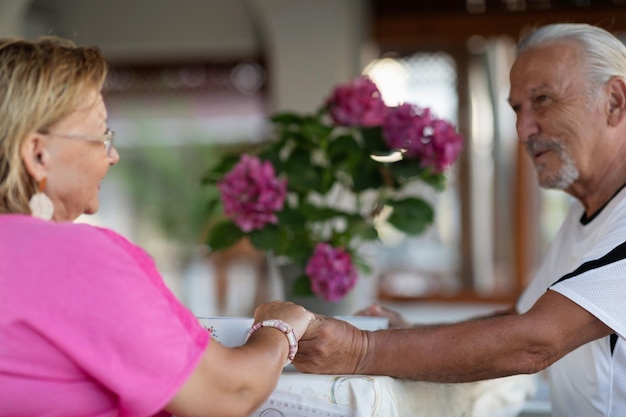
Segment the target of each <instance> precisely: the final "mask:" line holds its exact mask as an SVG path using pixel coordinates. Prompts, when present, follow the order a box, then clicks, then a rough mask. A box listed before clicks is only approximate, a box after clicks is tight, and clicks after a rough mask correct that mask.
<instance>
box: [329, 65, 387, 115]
mask: <svg viewBox="0 0 626 417" xmlns="http://www.w3.org/2000/svg"><path fill="white" fill-rule="evenodd" d="M326 105H327V106H328V109H329V112H330V117H331V118H332V119H333V122H334V123H335V124H337V125H341V126H380V125H381V124H382V122H383V120H384V117H385V113H386V112H387V106H386V105H385V102H384V101H383V99H382V96H381V94H380V91H379V90H378V87H376V84H374V82H373V81H372V80H370V79H369V78H368V77H357V78H355V79H353V80H352V81H350V82H348V83H346V84H342V85H339V86H338V87H336V88H335V89H334V90H333V92H332V93H331V95H330V97H328V99H326Z"/></svg>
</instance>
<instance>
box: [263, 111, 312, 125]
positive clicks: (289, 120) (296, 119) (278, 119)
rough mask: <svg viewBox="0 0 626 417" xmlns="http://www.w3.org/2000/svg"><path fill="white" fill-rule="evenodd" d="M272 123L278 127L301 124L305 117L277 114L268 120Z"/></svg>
mask: <svg viewBox="0 0 626 417" xmlns="http://www.w3.org/2000/svg"><path fill="white" fill-rule="evenodd" d="M269 119H270V121H271V122H272V123H275V124H279V125H290V124H301V123H302V122H303V121H304V119H305V117H304V116H301V115H299V114H297V113H291V112H284V113H278V114H276V115H274V116H272V117H270V118H269Z"/></svg>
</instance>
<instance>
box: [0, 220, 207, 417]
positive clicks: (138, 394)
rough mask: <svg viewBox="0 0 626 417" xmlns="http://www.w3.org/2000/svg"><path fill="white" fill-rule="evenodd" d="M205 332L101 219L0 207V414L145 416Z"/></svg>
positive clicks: (140, 255)
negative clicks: (90, 221) (54, 218)
mask: <svg viewBox="0 0 626 417" xmlns="http://www.w3.org/2000/svg"><path fill="white" fill-rule="evenodd" d="M209 340H210V338H209V334H208V332H207V331H206V330H204V329H203V328H202V326H200V325H199V324H198V322H197V320H196V318H195V317H194V315H193V314H192V313H191V312H190V311H189V310H187V309H186V308H185V307H184V306H183V305H182V304H181V303H180V302H179V301H178V300H177V299H176V297H175V296H174V295H173V294H172V293H171V292H170V291H169V290H168V288H167V287H166V286H165V285H164V283H163V281H162V279H161V276H160V275H159V273H158V271H157V270H156V268H155V265H154V263H153V261H152V259H151V258H150V257H149V256H148V255H147V254H146V253H145V252H144V251H143V250H142V249H140V248H139V247H137V246H135V245H133V244H131V243H130V242H128V241H127V240H126V239H124V238H123V237H121V236H120V235H118V234H116V233H114V232H112V231H110V230H106V229H102V228H97V227H93V226H89V225H84V224H72V223H61V224H58V223H51V222H45V221H42V220H39V219H34V218H32V217H30V216H22V215H0V416H2V417H4V416H7V417H9V416H10V417H22V416H29V417H33V416H44V415H45V416H63V417H79V416H80V417H87V416H89V417H105V416H106V417H109V416H110V417H135V416H152V415H155V414H158V413H159V411H160V410H162V408H163V407H164V406H165V405H166V404H167V403H168V401H169V400H171V399H172V397H173V396H174V394H175V393H176V392H177V391H178V389H179V388H180V387H181V386H182V384H183V383H184V382H185V380H186V379H187V378H188V377H189V376H190V374H191V372H192V371H193V370H194V368H195V366H196V365H197V363H198V361H199V359H200V357H201V355H202V353H203V352H204V350H205V348H206V346H207V344H208V341H209Z"/></svg>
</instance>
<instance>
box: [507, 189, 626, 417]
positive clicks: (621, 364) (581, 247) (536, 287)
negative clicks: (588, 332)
mask: <svg viewBox="0 0 626 417" xmlns="http://www.w3.org/2000/svg"><path fill="white" fill-rule="evenodd" d="M583 214H584V209H583V207H582V205H581V204H580V203H579V202H578V201H576V202H574V203H573V204H572V206H571V207H570V210H569V212H568V215H567V217H566V219H565V221H564V222H563V225H562V226H561V229H560V230H559V232H558V234H557V236H556V238H555V240H554V242H553V243H552V245H551V247H550V249H549V251H548V253H547V254H546V257H545V259H544V260H543V262H542V264H541V266H540V268H539V270H538V272H537V274H536V275H535V277H534V279H533V280H532V282H531V283H530V285H529V286H528V288H527V289H526V290H525V291H524V293H523V294H522V296H521V298H520V300H519V302H518V304H517V310H518V311H519V312H520V313H523V312H526V311H528V310H529V309H530V308H531V307H532V305H533V304H534V303H535V301H537V299H538V298H539V297H540V296H541V295H542V294H543V293H544V292H545V291H546V290H548V289H550V290H552V291H557V292H558V293H560V294H562V295H564V296H565V297H567V298H569V299H570V300H572V301H574V302H575V303H576V304H578V305H580V306H581V307H582V308H584V309H585V310H587V311H589V312H590V313H591V314H593V315H594V316H596V317H597V318H598V319H600V320H601V321H602V322H603V323H605V324H606V325H607V326H608V327H610V328H611V329H613V331H614V332H615V335H613V336H607V337H604V338H602V339H598V340H595V341H593V342H591V343H587V344H586V345H584V346H581V347H580V348H578V349H576V350H575V351H573V352H570V353H569V354H568V355H566V356H565V357H563V358H562V359H561V360H559V361H558V362H556V363H554V364H553V365H552V366H551V367H550V369H549V370H548V376H549V379H550V396H551V399H552V412H553V416H555V417H561V416H563V417H565V416H584V417H596V416H598V417H599V416H611V417H617V416H626V341H625V340H624V338H625V337H626V187H624V188H622V189H621V190H620V191H619V192H618V193H617V194H616V195H615V196H614V197H613V198H612V199H611V201H609V203H608V204H607V205H606V206H605V207H604V208H603V209H602V210H600V212H599V213H597V214H596V215H595V216H594V217H592V218H590V219H584V218H583Z"/></svg>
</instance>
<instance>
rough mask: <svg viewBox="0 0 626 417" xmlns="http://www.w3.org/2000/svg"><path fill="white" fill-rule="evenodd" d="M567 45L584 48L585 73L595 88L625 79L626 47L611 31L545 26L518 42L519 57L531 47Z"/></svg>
mask: <svg viewBox="0 0 626 417" xmlns="http://www.w3.org/2000/svg"><path fill="white" fill-rule="evenodd" d="M568 41H570V42H576V43H578V44H579V45H580V46H581V48H582V49H581V51H582V55H583V59H584V63H583V64H584V68H585V73H586V76H587V79H588V80H589V81H590V82H591V84H592V85H594V86H600V85H603V84H604V83H605V82H607V81H608V80H609V79H610V78H611V77H615V76H619V77H623V78H626V46H624V43H622V41H620V40H619V39H618V38H616V37H615V36H613V35H612V34H611V33H609V32H608V31H606V30H604V29H602V28H599V27H597V26H592V25H588V24H584V23H557V24H551V25H546V26H542V27H540V28H538V29H536V30H534V31H533V32H531V33H530V34H529V35H528V36H526V37H525V38H523V39H522V40H521V41H520V42H519V44H518V45H517V55H519V54H521V53H522V52H524V51H525V50H526V49H529V48H532V47H536V46H543V45H547V44H551V43H555V42H568Z"/></svg>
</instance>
